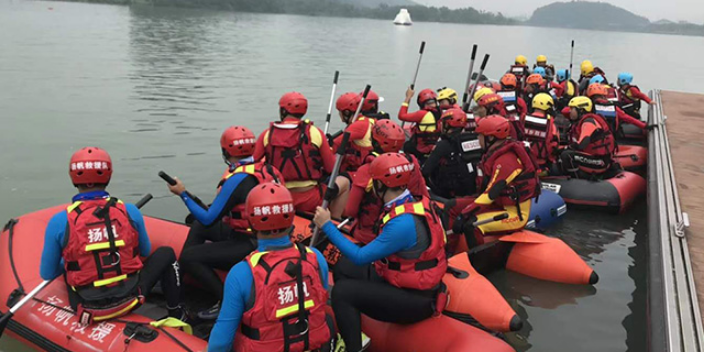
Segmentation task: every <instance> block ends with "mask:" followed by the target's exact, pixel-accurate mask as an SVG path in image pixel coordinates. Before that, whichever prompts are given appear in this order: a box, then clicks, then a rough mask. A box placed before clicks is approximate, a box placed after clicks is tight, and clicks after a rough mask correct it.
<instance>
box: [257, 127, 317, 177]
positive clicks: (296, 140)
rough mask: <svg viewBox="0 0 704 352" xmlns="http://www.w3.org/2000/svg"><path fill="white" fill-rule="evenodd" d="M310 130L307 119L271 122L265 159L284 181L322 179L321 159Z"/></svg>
mask: <svg viewBox="0 0 704 352" xmlns="http://www.w3.org/2000/svg"><path fill="white" fill-rule="evenodd" d="M311 128H314V127H313V126H312V123H310V122H309V121H307V120H305V121H301V122H299V123H277V122H272V123H271V125H270V127H269V138H268V139H269V141H268V144H267V145H266V147H265V150H266V160H267V163H269V164H271V165H273V166H274V167H275V168H276V169H278V170H279V171H281V174H282V175H283V177H284V179H285V180H286V181H319V180H320V179H321V178H322V177H323V159H322V157H321V155H320V149H318V147H317V146H316V145H314V144H313V142H312V141H311V136H310V133H311V132H310V130H311ZM322 137H323V136H321V138H322ZM324 147H325V146H324Z"/></svg>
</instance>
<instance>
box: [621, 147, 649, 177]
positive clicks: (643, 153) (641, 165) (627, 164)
mask: <svg viewBox="0 0 704 352" xmlns="http://www.w3.org/2000/svg"><path fill="white" fill-rule="evenodd" d="M614 161H615V162H617V163H619V164H621V167H622V168H623V169H624V170H626V171H630V172H635V173H638V174H644V173H645V171H646V168H647V167H648V149H647V148H645V147H641V146H639V145H621V144H620V145H619V146H618V150H617V151H616V154H615V155H614Z"/></svg>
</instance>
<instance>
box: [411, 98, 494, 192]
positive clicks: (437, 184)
mask: <svg viewBox="0 0 704 352" xmlns="http://www.w3.org/2000/svg"><path fill="white" fill-rule="evenodd" d="M488 96H490V95H486V96H484V98H485V97H488ZM484 98H482V99H484ZM482 99H480V101H481V100H482ZM466 125H467V114H465V112H464V111H462V109H450V110H447V111H445V112H444V113H443V114H442V117H441V118H440V131H441V133H442V135H441V137H440V140H439V141H438V143H437V144H436V145H435V149H433V152H432V153H430V156H429V157H428V160H427V161H426V162H425V164H423V177H425V179H426V180H427V183H428V184H429V185H430V188H431V189H432V190H433V193H435V194H437V195H439V196H441V197H444V198H456V197H465V196H469V195H472V194H474V193H475V192H476V185H477V171H476V170H477V164H478V163H479V160H480V159H481V156H482V148H481V146H480V145H479V140H478V139H477V136H476V134H474V133H470V132H464V127H465V126H466Z"/></svg>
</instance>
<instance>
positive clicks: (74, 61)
mask: <svg viewBox="0 0 704 352" xmlns="http://www.w3.org/2000/svg"><path fill="white" fill-rule="evenodd" d="M571 39H575V40H576V42H577V48H576V50H575V61H576V65H579V62H580V61H581V59H583V58H586V55H587V54H589V58H590V59H592V60H593V61H594V62H595V63H596V64H598V65H599V66H601V67H602V68H604V69H605V70H606V72H608V73H609V77H610V78H613V77H615V75H616V74H617V73H618V71H619V70H629V71H631V72H633V73H634V74H635V76H636V81H637V82H638V84H639V85H640V86H641V88H643V89H650V88H655V87H658V88H665V89H676V90H683V91H692V92H697V91H702V88H701V85H700V82H702V80H704V71H702V70H700V69H699V67H700V65H701V62H700V60H699V59H698V58H699V57H701V56H702V55H704V49H702V48H704V45H702V44H704V39H702V38H695V37H677V36H662V35H643V34H626V33H607V32H593V31H573V30H557V29H542V28H526V27H497V26H466V25H451V24H434V23H417V24H416V25H414V26H413V27H411V28H405V27H403V28H401V27H395V26H393V25H391V23H390V22H389V21H374V20H364V19H339V18H316V17H300V16H283V15H258V14H239V13H227V12H208V11H193V10H180V9H164V8H156V9H155V8H141V7H131V8H130V7H120V6H107V5H91V4H75V3H61V2H40V1H36V2H35V1H33V2H24V1H21V2H20V1H13V2H8V1H7V0H0V43H1V44H0V45H1V46H0V111H1V112H0V114H1V115H0V116H1V120H0V121H1V122H2V125H1V127H0V141H1V142H0V146H1V147H2V149H1V150H2V153H0V165H2V167H0V179H1V180H2V181H1V182H0V199H2V201H1V202H0V219H3V221H4V219H8V218H10V217H13V216H18V215H21V214H24V213H27V212H30V211H33V210H37V209H40V208H44V207H47V206H50V205H55V204H58V203H62V202H67V201H68V200H69V199H70V197H71V196H72V195H73V189H72V187H71V185H70V183H69V180H68V177H67V165H66V164H67V161H68V158H69V157H70V155H71V153H72V152H73V151H74V150H76V149H78V148H79V147H82V146H85V145H99V146H101V147H104V148H105V149H107V150H108V151H110V153H111V154H112V156H113V161H114V165H115V168H116V172H115V175H114V181H113V183H112V185H111V187H110V188H111V191H112V192H113V193H114V194H116V195H118V196H120V197H122V198H124V199H126V200H130V201H135V200H137V199H138V198H139V197H141V195H143V194H145V193H148V192H149V193H152V194H154V196H155V197H156V199H155V200H153V201H152V202H151V203H150V204H149V205H148V206H147V207H145V209H144V211H145V212H146V213H147V214H149V215H153V216H160V217H166V218H170V219H182V218H183V216H184V215H185V213H186V211H185V207H184V206H183V205H182V204H181V202H180V201H179V200H178V199H177V198H175V197H172V196H170V194H169V193H168V191H167V189H166V187H165V186H164V183H163V181H161V180H160V179H159V178H157V176H156V173H157V171H159V170H161V169H163V170H167V171H169V172H170V173H171V174H173V175H177V176H179V177H180V178H181V179H182V180H184V182H185V184H186V185H187V186H188V188H189V190H191V191H192V192H193V193H196V194H200V195H201V197H203V198H208V196H210V195H212V193H213V191H214V185H215V183H216V182H217V179H218V177H219V175H220V174H221V172H222V169H223V167H224V166H223V164H222V161H221V158H220V148H219V145H218V141H219V136H220V133H221V131H222V130H223V129H224V128H225V127H226V126H228V125H232V124H246V125H247V126H249V127H250V128H251V129H253V130H254V131H255V133H259V132H260V131H261V130H263V129H264V127H265V126H266V124H267V122H268V121H270V120H272V119H274V118H276V117H277V110H278V108H277V105H276V103H277V101H278V98H279V97H280V95H281V94H282V93H283V92H285V91H289V90H294V89H295V90H298V91H301V92H303V93H304V94H306V95H307V96H308V98H309V100H310V110H309V111H310V114H309V115H308V117H309V118H310V119H312V120H313V121H315V122H316V123H318V124H319V125H322V123H323V118H324V116H325V111H326V109H327V104H328V98H329V94H330V92H329V89H330V83H331V82H330V81H331V78H332V74H333V72H334V71H335V70H336V69H337V70H340V71H341V81H340V87H339V92H344V91H348V90H355V91H357V90H361V89H362V88H363V86H364V85H365V84H367V83H370V84H372V85H373V87H374V89H375V90H376V91H377V92H380V93H381V94H382V95H383V96H385V97H386V102H385V103H382V108H385V109H386V110H388V111H392V112H393V111H396V109H397V108H398V106H399V103H400V102H401V100H402V97H403V93H404V90H405V87H406V86H407V85H408V84H409V83H410V82H409V81H410V78H411V75H412V73H413V70H414V67H415V63H416V58H417V48H418V44H419V42H420V41H421V40H426V41H427V42H428V46H427V49H426V56H425V58H424V61H423V66H422V69H421V73H420V76H419V80H418V86H419V87H433V88H437V87H442V86H449V87H454V88H456V89H458V90H459V89H461V87H462V85H463V84H464V79H465V75H466V70H467V60H468V57H469V52H470V48H471V44H472V43H475V42H476V43H478V44H479V48H480V53H481V54H483V53H484V52H489V53H490V54H491V55H492V59H491V60H490V62H489V66H488V68H487V74H488V75H489V76H491V77H498V76H500V74H501V73H502V72H503V71H505V69H506V68H507V67H508V65H509V64H510V62H511V61H512V60H513V57H514V56H515V55H516V54H517V53H522V54H525V55H526V56H528V57H529V58H531V59H532V58H534V57H535V56H536V55H537V54H546V55H548V57H549V59H550V61H552V62H553V63H554V64H556V65H557V66H559V67H564V66H566V65H567V64H568V61H569V42H570V40H571ZM339 125H340V124H339V121H336V126H339ZM643 203H644V202H643ZM644 209H645V206H644V205H642V206H641V207H640V208H639V209H636V210H634V211H632V212H631V213H629V214H626V215H625V216H621V217H609V216H601V215H596V214H589V213H577V212H572V213H570V214H569V215H568V221H567V222H565V223H564V224H563V225H562V226H561V227H559V228H555V229H553V230H552V231H551V233H552V234H555V235H561V236H562V237H563V238H564V239H565V241H566V242H568V243H569V244H570V245H572V246H573V247H574V248H576V249H577V251H578V252H579V253H580V255H582V256H583V257H584V258H585V259H587V260H588V262H589V264H590V265H593V266H594V267H595V268H596V270H597V271H598V272H599V274H600V276H601V281H600V282H599V284H598V285H597V286H596V288H579V287H570V286H563V285H552V284H546V283H544V282H537V281H534V280H528V279H525V278H522V277H519V276H518V275H510V274H502V275H496V276H494V277H492V278H491V279H492V280H493V281H494V282H495V283H496V284H497V286H498V287H499V288H500V289H501V291H502V292H503V293H504V294H505V295H506V297H507V299H509V301H510V302H511V304H512V305H513V306H514V308H515V309H516V310H517V311H518V312H519V313H520V314H521V315H522V316H523V317H524V318H528V322H529V324H528V326H527V327H526V328H525V329H524V331H522V332H520V333H519V334H512V335H510V336H508V339H509V340H510V341H511V342H512V343H513V345H514V346H515V347H516V348H517V349H518V350H522V351H524V350H529V349H530V350H531V351H564V350H565V346H569V350H571V351H596V350H598V351H626V350H630V351H642V350H644V347H643V346H644V343H645V331H644V322H645V314H644V312H645V309H644V307H645V305H644V295H645V292H644V287H643V285H644V283H645V278H644V273H645V268H644V267H643V261H642V259H643V255H644V254H643V243H644V240H645V239H644V237H643V236H644V234H645V224H644V223H643V219H644ZM638 219H640V221H638ZM37 260H39V258H37ZM0 346H4V347H0V348H2V349H5V350H8V351H9V350H13V351H14V350H17V349H18V347H17V346H16V345H15V344H14V343H13V342H8V341H6V340H5V341H3V342H0Z"/></svg>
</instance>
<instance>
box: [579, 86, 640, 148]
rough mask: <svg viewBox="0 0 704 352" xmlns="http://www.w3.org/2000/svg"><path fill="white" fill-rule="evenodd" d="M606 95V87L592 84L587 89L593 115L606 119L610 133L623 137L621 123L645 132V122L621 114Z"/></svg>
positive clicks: (619, 109) (607, 91)
mask: <svg viewBox="0 0 704 352" xmlns="http://www.w3.org/2000/svg"><path fill="white" fill-rule="evenodd" d="M608 94H609V90H608V87H607V86H605V85H603V84H599V83H594V84H592V85H590V86H589V88H588V89H587V97H589V99H591V100H592V103H593V104H594V113H595V114H597V115H601V117H603V118H604V119H606V122H608V123H609V127H610V128H611V131H612V133H613V134H614V135H615V136H616V137H617V138H618V137H619V136H622V135H623V131H622V130H621V124H622V123H630V124H632V125H635V126H637V127H638V128H640V129H642V130H645V122H643V121H641V120H638V119H636V118H634V117H633V116H630V115H628V114H626V113H625V112H623V110H621V108H619V107H618V106H616V104H615V103H614V102H613V101H610V100H609V99H608V98H607V95H608Z"/></svg>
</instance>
